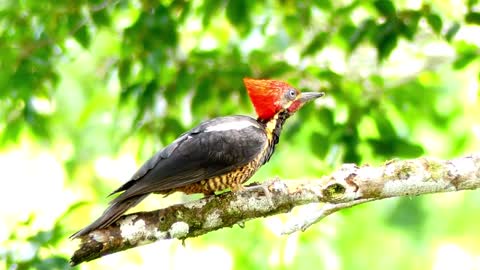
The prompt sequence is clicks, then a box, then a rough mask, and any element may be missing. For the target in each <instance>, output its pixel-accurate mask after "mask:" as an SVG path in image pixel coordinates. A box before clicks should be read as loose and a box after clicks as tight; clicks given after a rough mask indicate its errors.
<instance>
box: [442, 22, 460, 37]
mask: <svg viewBox="0 0 480 270" xmlns="http://www.w3.org/2000/svg"><path fill="white" fill-rule="evenodd" d="M458 30H460V24H459V23H458V22H455V23H453V24H452V25H451V26H450V28H448V30H447V33H446V34H445V39H446V40H447V41H448V42H450V41H452V39H453V38H454V37H455V35H456V34H457V32H458Z"/></svg>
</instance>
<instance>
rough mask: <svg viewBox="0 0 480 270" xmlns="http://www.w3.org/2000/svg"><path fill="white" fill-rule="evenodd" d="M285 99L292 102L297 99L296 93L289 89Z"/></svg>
mask: <svg viewBox="0 0 480 270" xmlns="http://www.w3.org/2000/svg"><path fill="white" fill-rule="evenodd" d="M286 96H287V98H288V99H290V100H294V99H295V97H297V92H296V91H295V90H294V89H290V90H288V91H287V95H286Z"/></svg>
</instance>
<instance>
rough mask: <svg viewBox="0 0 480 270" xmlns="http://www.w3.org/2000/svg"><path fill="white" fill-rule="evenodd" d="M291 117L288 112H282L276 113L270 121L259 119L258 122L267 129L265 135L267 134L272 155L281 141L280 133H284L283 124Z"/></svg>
mask: <svg viewBox="0 0 480 270" xmlns="http://www.w3.org/2000/svg"><path fill="white" fill-rule="evenodd" d="M289 116H290V114H289V113H288V111H286V110H282V111H280V112H278V113H276V114H275V115H274V116H273V117H272V118H270V119H267V120H265V119H257V121H258V122H259V123H261V124H262V125H263V126H264V127H265V133H266V134H267V139H268V144H269V148H271V153H270V154H272V153H273V150H274V148H275V145H276V144H277V143H278V141H279V140H280V133H281V132H282V127H283V124H284V123H285V120H287V118H288V117H289Z"/></svg>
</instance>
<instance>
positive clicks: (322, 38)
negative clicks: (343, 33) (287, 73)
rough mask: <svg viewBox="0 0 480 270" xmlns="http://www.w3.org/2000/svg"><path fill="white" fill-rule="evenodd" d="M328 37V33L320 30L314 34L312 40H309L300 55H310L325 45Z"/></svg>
mask: <svg viewBox="0 0 480 270" xmlns="http://www.w3.org/2000/svg"><path fill="white" fill-rule="evenodd" d="M329 38H330V34H329V33H328V32H320V33H318V34H316V35H315V37H314V38H313V39H312V41H310V43H309V44H308V45H307V47H306V48H305V49H304V50H303V52H302V56H307V55H311V54H314V53H315V52H317V51H319V50H321V49H322V48H323V47H325V45H326V44H327V42H328V40H329Z"/></svg>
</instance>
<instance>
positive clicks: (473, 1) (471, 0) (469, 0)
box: [467, 0, 478, 10]
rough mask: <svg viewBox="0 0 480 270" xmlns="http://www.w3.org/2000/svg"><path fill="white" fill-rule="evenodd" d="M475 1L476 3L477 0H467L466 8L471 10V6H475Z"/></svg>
mask: <svg viewBox="0 0 480 270" xmlns="http://www.w3.org/2000/svg"><path fill="white" fill-rule="evenodd" d="M477 3H478V0H468V2H467V7H468V9H469V10H471V9H472V8H473V6H475V5H476V4H477Z"/></svg>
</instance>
